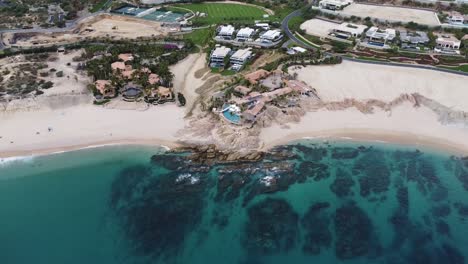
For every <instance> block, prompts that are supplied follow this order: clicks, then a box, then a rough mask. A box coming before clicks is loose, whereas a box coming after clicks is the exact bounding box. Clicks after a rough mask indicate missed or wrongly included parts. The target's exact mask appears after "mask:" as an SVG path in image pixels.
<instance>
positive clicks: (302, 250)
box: [0, 140, 468, 264]
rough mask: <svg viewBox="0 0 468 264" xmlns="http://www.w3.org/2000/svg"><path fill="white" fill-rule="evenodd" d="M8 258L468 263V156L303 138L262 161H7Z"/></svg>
mask: <svg viewBox="0 0 468 264" xmlns="http://www.w3.org/2000/svg"><path fill="white" fill-rule="evenodd" d="M0 208H1V210H0V263H7V264H23V263H24V264H30V263H48V264H63V263H67V264H82V263H89V264H94V263H96V264H115V263H125V264H143V263H171V264H172V263H180V264H206V263H232V264H234V263H235V264H239V263H240V264H246V263H271V264H283V263H298V264H302V263H304V264H308V263H324V264H325V263H326V264H334V263H339V264H376V263H377V264H391V263H398V264H446V263H447V264H462V263H466V261H465V260H466V259H467V257H468V236H466V231H467V230H468V158H465V159H463V158H461V157H457V156H451V155H450V154H447V153H443V152H437V151H433V150H417V149H415V148H412V147H401V146H396V145H386V144H370V143H349V142H315V141H308V140H304V141H299V142H294V143H291V144H290V145H284V146H279V147H277V148H275V149H272V150H271V151H270V152H268V153H266V154H265V156H264V158H263V159H262V160H260V161H257V162H252V163H245V162H243V163H230V164H226V163H220V164H216V163H215V164H210V165H205V164H198V163H194V162H192V161H190V160H189V153H168V152H164V151H163V150H162V149H159V148H147V147H141V146H118V147H117V146H116V147H103V148H96V149H87V150H80V151H74V152H67V153H62V154H55V155H49V156H40V157H30V158H26V159H19V160H16V161H15V160H12V159H9V160H2V161H0Z"/></svg>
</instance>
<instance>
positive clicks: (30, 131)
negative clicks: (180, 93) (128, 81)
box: [0, 104, 184, 157]
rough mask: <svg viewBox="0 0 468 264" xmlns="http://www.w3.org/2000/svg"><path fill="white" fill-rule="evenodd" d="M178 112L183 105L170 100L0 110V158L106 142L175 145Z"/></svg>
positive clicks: (180, 114) (179, 120)
mask: <svg viewBox="0 0 468 264" xmlns="http://www.w3.org/2000/svg"><path fill="white" fill-rule="evenodd" d="M183 116H184V110H183V109H182V108H179V107H177V106H175V105H166V106H158V107H152V108H149V109H148V110H147V111H135V110H117V109H105V108H103V107H98V106H93V105H91V104H82V105H79V106H74V107H69V108H63V109H56V110H47V109H44V110H37V111H24V112H21V111H18V112H15V113H4V112H3V113H2V112H0V120H1V129H0V137H1V138H0V157H8V156H24V155H30V154H31V153H35V154H36V153H50V152H55V151H64V150H71V149H78V148H83V147H86V146H91V145H103V144H111V143H112V144H117V143H127V144H129V143H134V144H148V145H158V144H159V145H161V144H162V145H168V146H175V145H176V143H175V142H176V141H177V138H176V137H175V135H176V132H177V131H178V130H180V129H182V128H183V127H184V119H183ZM49 127H50V128H52V131H50V132H49V131H48V128H49Z"/></svg>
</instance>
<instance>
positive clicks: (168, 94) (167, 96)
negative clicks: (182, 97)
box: [158, 86, 174, 101]
mask: <svg viewBox="0 0 468 264" xmlns="http://www.w3.org/2000/svg"><path fill="white" fill-rule="evenodd" d="M158 96H159V98H160V100H163V101H167V100H173V99H174V98H173V94H172V90H171V89H170V88H167V87H162V86H159V88H158Z"/></svg>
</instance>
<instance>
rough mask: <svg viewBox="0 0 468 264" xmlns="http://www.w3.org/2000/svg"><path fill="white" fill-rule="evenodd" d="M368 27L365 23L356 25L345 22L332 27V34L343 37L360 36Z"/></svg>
mask: <svg viewBox="0 0 468 264" xmlns="http://www.w3.org/2000/svg"><path fill="white" fill-rule="evenodd" d="M366 29H367V26H365V25H356V24H351V23H347V22H345V23H342V24H340V25H338V26H337V27H336V28H334V29H332V30H331V31H330V35H332V36H334V37H337V38H342V39H350V38H358V37H360V36H361V35H362V34H363V33H364V31H365V30H366Z"/></svg>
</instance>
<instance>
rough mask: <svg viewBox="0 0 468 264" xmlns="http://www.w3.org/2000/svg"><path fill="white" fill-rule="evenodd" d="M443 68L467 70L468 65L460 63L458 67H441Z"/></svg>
mask: <svg viewBox="0 0 468 264" xmlns="http://www.w3.org/2000/svg"><path fill="white" fill-rule="evenodd" d="M441 68H444V69H449V70H455V71H462V72H468V65H461V66H458V67H443V66H442V67H441Z"/></svg>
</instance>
